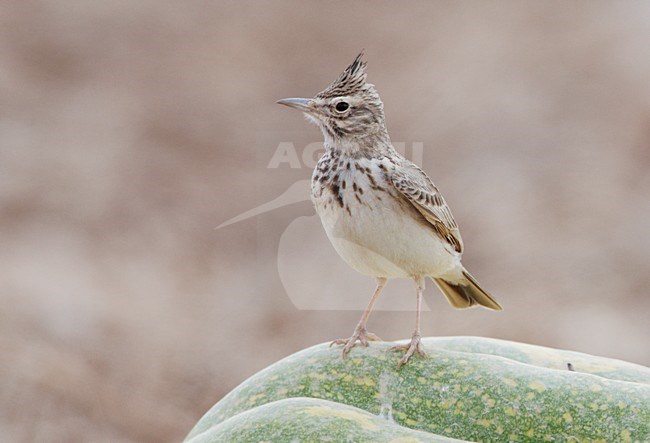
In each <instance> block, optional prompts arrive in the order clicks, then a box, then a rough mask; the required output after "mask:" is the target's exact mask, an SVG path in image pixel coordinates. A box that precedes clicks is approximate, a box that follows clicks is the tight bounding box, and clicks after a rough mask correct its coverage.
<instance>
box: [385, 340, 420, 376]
mask: <svg viewBox="0 0 650 443" xmlns="http://www.w3.org/2000/svg"><path fill="white" fill-rule="evenodd" d="M420 341H421V337H420V334H414V335H413V337H411V342H410V343H408V344H405V345H398V346H393V347H392V348H391V350H392V351H406V354H404V356H403V357H402V358H401V360H400V361H399V363H397V369H399V368H401V367H402V366H403V365H404V364H406V362H407V361H409V358H411V356H412V355H413V354H418V355H421V356H423V357H424V356H425V355H426V354H425V352H424V348H423V347H422V343H420Z"/></svg>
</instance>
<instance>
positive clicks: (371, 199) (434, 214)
mask: <svg viewBox="0 0 650 443" xmlns="http://www.w3.org/2000/svg"><path fill="white" fill-rule="evenodd" d="M362 55H363V54H359V55H358V56H357V57H356V58H355V59H354V61H353V62H352V64H350V66H348V67H347V68H346V69H345V70H344V71H343V73H341V75H339V77H338V78H337V79H336V80H335V81H334V82H333V83H332V84H331V85H330V86H328V87H327V88H326V89H325V90H323V91H322V92H320V93H319V94H317V95H316V96H315V97H314V98H312V99H284V100H279V101H278V103H280V104H284V105H287V106H289V107H292V108H296V109H299V110H301V111H303V112H304V113H305V115H306V117H307V118H308V120H310V121H311V122H313V123H315V124H316V125H317V126H318V127H319V128H320V129H321V131H322V133H323V136H324V138H325V154H323V156H322V157H321V159H320V160H319V162H318V165H317V166H316V168H315V169H314V174H313V176H312V201H313V202H314V206H315V208H316V212H317V213H318V215H319V216H320V218H321V221H322V223H323V227H324V228H325V232H326V233H327V236H328V237H329V239H330V241H331V242H332V245H333V246H334V248H335V249H336V251H337V252H338V253H339V255H340V256H341V258H343V260H345V261H346V263H348V264H349V265H350V266H351V267H352V268H354V269H355V270H357V271H359V272H361V273H363V274H366V275H369V276H372V277H375V278H376V280H377V289H376V290H375V292H374V294H373V296H372V298H371V300H370V302H369V304H368V307H367V308H366V310H365V311H364V313H363V316H362V317H361V320H360V321H359V323H358V325H357V327H356V328H355V330H354V333H353V334H352V336H351V337H349V338H347V339H340V340H334V341H333V342H332V344H342V345H344V346H343V358H345V356H346V355H347V354H348V353H349V352H350V350H351V349H352V348H353V347H354V345H355V344H356V342H357V341H359V342H361V344H362V345H364V346H367V345H368V341H369V340H379V338H378V337H377V336H376V335H374V334H372V333H370V332H368V331H367V330H366V322H367V321H368V318H369V316H370V312H371V311H372V308H373V306H374V304H375V302H376V300H377V298H378V297H379V295H380V294H381V291H382V289H383V287H384V286H385V284H386V281H387V279H389V278H410V279H412V280H413V281H414V282H415V287H416V295H417V297H416V312H417V314H416V325H415V331H414V332H413V335H412V337H411V341H410V343H408V344H407V345H404V346H398V347H396V348H397V349H403V350H405V351H406V353H405V354H404V356H403V357H402V359H401V360H400V361H399V364H398V366H401V365H403V364H404V363H406V362H407V361H408V359H409V358H410V357H411V356H412V355H413V354H421V355H423V354H424V352H423V350H422V347H421V344H420V307H421V301H422V292H423V291H424V281H425V278H426V277H431V278H432V279H433V280H434V281H435V283H436V284H437V286H438V287H439V288H440V290H441V291H442V292H443V293H444V294H445V296H446V297H447V299H448V300H449V302H450V304H451V305H452V306H453V307H455V308H467V307H470V306H474V305H481V306H484V307H487V308H489V309H495V310H499V309H501V306H499V304H498V303H497V302H496V301H495V300H494V299H493V298H492V297H491V296H490V295H489V294H488V293H487V292H485V291H484V290H483V289H481V287H480V286H479V285H478V283H477V282H476V280H475V279H474V278H473V277H472V276H471V275H470V274H469V273H468V272H467V270H466V269H465V268H464V267H463V265H462V264H461V261H460V260H461V254H462V252H463V240H462V238H461V236H460V230H459V229H458V225H457V224H456V221H455V220H454V217H453V216H452V214H451V211H450V209H449V207H448V206H447V203H446V202H445V199H444V198H443V197H442V194H441V193H440V191H439V190H438V188H437V187H436V186H435V185H434V184H433V182H432V181H431V179H430V178H429V177H428V176H427V175H426V174H425V173H424V171H422V169H420V168H419V167H418V166H416V165H415V164H413V163H412V162H410V161H409V160H407V159H406V158H404V157H403V156H402V155H400V154H399V153H398V152H397V151H395V149H394V148H393V146H392V144H391V142H390V138H389V136H388V132H387V130H386V124H385V118H384V105H383V103H382V101H381V99H380V97H379V94H378V93H377V91H376V90H375V87H374V85H372V84H370V83H368V82H367V81H366V73H365V68H366V62H364V61H363V60H362Z"/></svg>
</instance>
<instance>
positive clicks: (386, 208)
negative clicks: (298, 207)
mask: <svg viewBox="0 0 650 443" xmlns="http://www.w3.org/2000/svg"><path fill="white" fill-rule="evenodd" d="M351 177H352V175H347V176H346V175H345V174H343V175H342V177H341V178H342V179H344V180H346V187H345V189H343V188H341V189H340V195H341V197H342V201H343V206H341V204H340V203H339V201H338V199H336V198H335V196H334V195H333V193H332V192H331V191H330V190H329V189H325V190H324V191H323V192H322V194H321V195H320V196H318V195H313V196H312V199H313V201H314V205H315V207H316V211H317V212H318V215H319V216H320V219H321V222H322V224H323V227H324V228H325V232H326V233H327V236H328V237H329V239H330V241H331V242H332V245H333V246H334V248H335V249H336V251H337V252H338V254H339V255H340V256H341V258H343V260H345V261H346V262H347V263H348V264H349V265H350V266H351V267H352V268H354V269H355V270H357V271H358V272H360V273H362V274H365V275H369V276H373V277H387V278H403V277H413V276H432V277H440V276H444V275H445V274H448V273H450V272H451V273H453V271H454V270H457V269H459V268H460V254H458V253H457V252H456V251H455V250H453V248H451V247H450V246H449V245H447V244H446V243H445V242H443V240H441V239H440V238H439V237H438V236H437V235H436V234H435V233H434V231H433V229H432V228H431V227H429V226H428V224H427V223H426V222H424V221H423V220H422V217H421V216H420V215H419V213H418V212H417V211H416V210H415V209H414V208H412V207H411V206H410V203H408V202H405V201H403V200H400V199H398V198H397V195H398V194H397V191H394V190H393V189H392V187H391V186H390V185H389V184H387V183H377V184H378V185H379V187H381V188H382V189H385V190H373V189H372V187H371V184H370V183H369V182H367V181H366V180H364V179H365V177H364V176H362V177H359V176H358V174H357V175H355V176H354V177H355V180H356V184H357V186H358V187H360V188H361V189H363V194H361V195H359V193H358V192H355V190H354V189H353V186H352V178H351ZM355 194H356V195H357V196H359V198H360V199H361V203H359V200H358V199H357V197H356V196H355Z"/></svg>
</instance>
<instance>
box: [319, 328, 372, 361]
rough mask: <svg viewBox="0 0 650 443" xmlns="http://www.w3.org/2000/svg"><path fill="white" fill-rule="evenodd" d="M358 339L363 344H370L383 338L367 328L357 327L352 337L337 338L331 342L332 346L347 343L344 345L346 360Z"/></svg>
mask: <svg viewBox="0 0 650 443" xmlns="http://www.w3.org/2000/svg"><path fill="white" fill-rule="evenodd" d="M357 341H359V342H360V343H361V344H362V345H363V346H368V342H369V341H382V340H381V338H379V337H377V336H376V335H375V334H373V333H372V332H368V331H366V328H356V329H355V330H354V333H353V334H352V336H351V337H350V338H339V339H336V340H334V341H332V343H330V347H332V346H333V345H345V346H343V360H345V357H347V355H348V353H349V352H350V350H351V349H352V348H353V347H354V346H355V345H356V344H357Z"/></svg>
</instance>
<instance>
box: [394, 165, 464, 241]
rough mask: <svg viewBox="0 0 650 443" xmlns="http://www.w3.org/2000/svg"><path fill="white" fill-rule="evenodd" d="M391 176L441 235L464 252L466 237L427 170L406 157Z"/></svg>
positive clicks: (396, 186) (400, 190)
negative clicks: (462, 236) (425, 171)
mask: <svg viewBox="0 0 650 443" xmlns="http://www.w3.org/2000/svg"><path fill="white" fill-rule="evenodd" d="M390 179H391V181H392V183H393V186H395V189H397V190H398V191H399V192H400V193H402V195H404V196H405V197H406V199H407V200H408V201H409V202H410V203H411V204H412V205H413V206H414V207H415V208H416V209H417V210H418V211H419V212H420V213H421V214H422V215H423V216H424V218H425V219H426V220H427V221H428V222H429V223H430V224H431V226H432V227H433V229H435V231H436V232H437V233H438V235H439V236H440V237H441V238H442V239H444V240H446V241H447V242H448V243H449V244H450V245H451V246H452V247H453V248H454V249H455V250H456V251H457V252H463V239H462V238H461V237H460V231H459V229H458V225H457V224H456V221H455V220H454V217H453V215H451V211H450V210H449V206H447V203H446V202H445V199H444V198H443V197H442V194H440V191H438V188H436V186H435V185H434V184H433V182H432V181H431V179H430V178H429V177H428V176H427V175H426V174H425V173H424V171H422V169H420V168H419V167H417V166H416V165H415V164H413V163H411V162H410V161H408V160H405V161H402V162H401V163H400V164H398V166H397V167H396V168H395V169H394V170H393V172H392V174H391V176H390Z"/></svg>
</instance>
